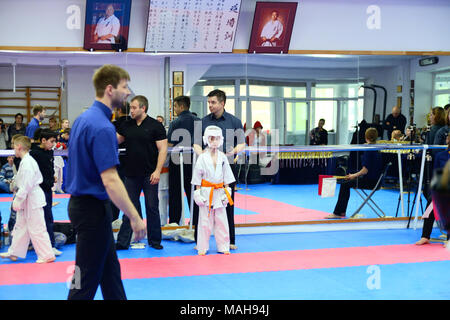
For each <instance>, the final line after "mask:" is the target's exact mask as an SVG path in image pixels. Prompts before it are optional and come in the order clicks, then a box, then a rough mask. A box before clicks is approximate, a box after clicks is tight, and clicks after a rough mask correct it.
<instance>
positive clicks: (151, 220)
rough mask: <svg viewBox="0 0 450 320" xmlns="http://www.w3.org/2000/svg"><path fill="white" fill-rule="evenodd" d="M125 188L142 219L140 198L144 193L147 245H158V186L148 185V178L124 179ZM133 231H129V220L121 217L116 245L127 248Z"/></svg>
mask: <svg viewBox="0 0 450 320" xmlns="http://www.w3.org/2000/svg"><path fill="white" fill-rule="evenodd" d="M125 188H126V189H127V192H128V195H129V197H130V200H131V202H132V203H133V205H134V206H135V208H136V210H137V211H138V213H139V215H140V216H141V218H142V209H141V202H140V196H141V191H144V199H145V215H146V218H147V240H148V244H149V245H152V244H160V243H161V239H162V234H161V218H160V216H159V199H158V184H150V176H149V175H148V176H138V177H125ZM132 235H133V230H132V229H131V224H130V219H129V218H128V217H127V216H126V215H123V217H122V225H121V226H120V231H119V234H118V235H117V244H118V246H120V247H121V248H128V247H129V246H130V242H131V236H132Z"/></svg>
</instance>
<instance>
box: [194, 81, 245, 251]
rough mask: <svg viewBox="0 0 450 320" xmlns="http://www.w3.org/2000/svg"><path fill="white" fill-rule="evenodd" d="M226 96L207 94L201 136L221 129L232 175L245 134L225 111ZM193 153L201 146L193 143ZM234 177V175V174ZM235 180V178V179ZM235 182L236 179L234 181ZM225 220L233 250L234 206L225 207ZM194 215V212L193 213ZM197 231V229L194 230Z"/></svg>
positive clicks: (232, 186) (218, 93)
mask: <svg viewBox="0 0 450 320" xmlns="http://www.w3.org/2000/svg"><path fill="white" fill-rule="evenodd" d="M226 99H227V97H226V95H225V92H223V91H222V90H218V89H216V90H213V91H211V92H210V93H209V94H208V107H209V111H210V112H211V113H210V114H208V115H207V116H205V117H204V118H203V119H202V136H203V133H204V132H205V129H206V128H207V127H208V126H218V127H219V128H221V129H222V136H223V137H224V141H223V146H222V147H223V149H222V150H221V151H223V152H224V153H225V154H226V155H227V157H228V159H229V161H230V166H231V169H232V170H233V173H234V174H235V172H236V168H235V166H236V164H235V163H234V162H233V158H234V157H235V155H237V154H238V153H240V152H241V151H242V150H244V148H245V134H244V128H243V126H242V122H241V120H239V119H238V118H236V117H235V116H233V115H232V114H231V113H228V112H226V111H225V103H226ZM194 151H195V152H196V153H197V154H201V153H202V152H203V149H202V146H200V144H198V142H197V141H194ZM235 175H236V174H235ZM235 178H236V177H235ZM236 180H237V179H236ZM235 186H236V182H234V183H232V184H230V188H231V190H232V193H231V198H232V199H233V201H234V187H235ZM226 210H227V219H228V227H229V230H230V249H232V250H235V249H237V246H236V244H235V240H236V239H235V230H234V206H230V205H228V206H227V209H226ZM194 213H195V212H194ZM197 219H198V217H195V216H194V217H193V224H195V223H196V222H197ZM195 230H197V228H196V229H195ZM195 238H196V239H197V233H196V232H195Z"/></svg>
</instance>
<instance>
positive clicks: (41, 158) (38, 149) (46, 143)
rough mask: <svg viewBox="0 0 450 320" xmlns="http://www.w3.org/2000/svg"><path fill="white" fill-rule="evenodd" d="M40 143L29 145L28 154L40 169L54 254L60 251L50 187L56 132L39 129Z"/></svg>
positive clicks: (45, 216)
mask: <svg viewBox="0 0 450 320" xmlns="http://www.w3.org/2000/svg"><path fill="white" fill-rule="evenodd" d="M39 135H40V144H37V143H35V144H33V145H32V146H31V150H30V155H31V156H32V157H33V158H34V160H36V162H37V164H38V166H39V170H40V171H41V174H42V178H43V181H42V183H41V184H40V187H41V189H42V191H44V194H45V201H46V202H47V204H46V206H45V207H44V218H45V224H46V226H47V232H48V234H49V236H50V242H51V243H52V248H53V251H54V253H55V255H60V254H61V252H60V251H59V250H57V249H56V248H55V235H54V233H53V212H52V205H53V192H52V187H53V184H54V183H55V169H54V167H53V159H54V158H53V147H54V146H55V143H56V138H57V137H58V134H57V133H56V132H54V131H52V130H49V129H43V130H41V131H40V134H39Z"/></svg>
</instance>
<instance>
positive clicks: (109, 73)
mask: <svg viewBox="0 0 450 320" xmlns="http://www.w3.org/2000/svg"><path fill="white" fill-rule="evenodd" d="M121 80H128V81H130V75H129V74H128V72H127V71H125V70H124V69H122V68H120V67H118V66H115V65H112V64H105V65H104V66H102V67H101V68H99V69H97V70H95V73H94V76H93V77H92V82H93V83H94V88H95V95H96V96H97V97H98V98H101V97H103V95H104V94H105V89H106V87H107V86H109V85H112V86H113V87H114V88H117V85H118V84H119V82H120V81H121Z"/></svg>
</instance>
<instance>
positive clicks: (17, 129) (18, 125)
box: [8, 113, 26, 147]
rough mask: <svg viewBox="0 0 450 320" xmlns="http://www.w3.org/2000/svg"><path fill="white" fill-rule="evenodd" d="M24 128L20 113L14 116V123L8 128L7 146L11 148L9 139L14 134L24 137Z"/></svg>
mask: <svg viewBox="0 0 450 320" xmlns="http://www.w3.org/2000/svg"><path fill="white" fill-rule="evenodd" d="M25 130H26V127H25V125H24V124H23V115H22V114H21V113H17V114H16V115H15V116H14V123H13V124H12V125H10V126H9V127H8V137H9V141H8V146H9V147H11V139H12V137H13V136H15V135H16V134H22V135H25Z"/></svg>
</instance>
